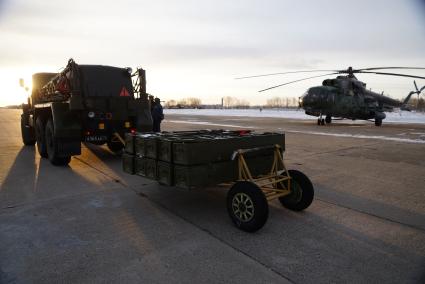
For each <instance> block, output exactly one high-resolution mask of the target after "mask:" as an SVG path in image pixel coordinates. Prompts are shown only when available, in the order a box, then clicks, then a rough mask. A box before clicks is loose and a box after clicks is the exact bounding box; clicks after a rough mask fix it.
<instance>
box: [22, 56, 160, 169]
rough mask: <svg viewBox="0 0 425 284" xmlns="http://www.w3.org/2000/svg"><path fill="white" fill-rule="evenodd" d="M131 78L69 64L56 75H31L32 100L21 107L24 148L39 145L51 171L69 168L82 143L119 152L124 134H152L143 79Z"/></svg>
mask: <svg viewBox="0 0 425 284" xmlns="http://www.w3.org/2000/svg"><path fill="white" fill-rule="evenodd" d="M131 73H132V70H131V69H130V68H118V67H112V66H103V65H79V64H77V63H75V62H74V60H73V59H70V60H69V61H68V64H67V66H66V67H65V68H64V69H63V71H62V72H60V73H36V74H33V76H32V92H31V96H30V97H29V98H28V102H27V104H23V106H22V115H21V131H22V140H23V143H24V144H25V145H34V144H36V143H37V150H38V153H39V154H40V156H41V157H43V158H48V159H49V160H50V162H51V163H52V164H53V165H67V164H68V163H69V162H70V159H71V156H74V155H80V154H81V142H90V143H93V144H97V145H101V144H105V143H106V144H107V145H108V147H109V149H110V150H111V151H113V152H119V151H120V150H121V149H122V148H123V146H124V143H123V142H124V141H123V138H122V137H124V135H125V133H129V132H136V131H141V132H143V131H151V130H152V118H151V114H150V108H149V103H148V94H147V93H146V75H145V74H146V73H145V71H144V70H143V69H138V70H137V71H136V72H135V73H134V74H131ZM132 77H136V80H135V85H134V87H133V82H132ZM20 83H21V86H22V85H23V84H24V83H23V80H21V82H20Z"/></svg>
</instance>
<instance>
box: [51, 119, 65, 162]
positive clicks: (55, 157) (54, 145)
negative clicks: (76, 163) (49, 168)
mask: <svg viewBox="0 0 425 284" xmlns="http://www.w3.org/2000/svg"><path fill="white" fill-rule="evenodd" d="M54 133H55V131H54V127H53V120H52V119H51V118H50V119H49V120H48V121H47V124H46V149H47V154H48V157H49V161H50V163H52V164H53V165H55V166H64V165H68V164H69V162H70V161H71V157H70V156H65V157H61V156H59V153H58V152H59V151H58V148H59V147H58V146H59V145H58V144H59V143H60V142H59V141H58V139H57V138H55V135H54Z"/></svg>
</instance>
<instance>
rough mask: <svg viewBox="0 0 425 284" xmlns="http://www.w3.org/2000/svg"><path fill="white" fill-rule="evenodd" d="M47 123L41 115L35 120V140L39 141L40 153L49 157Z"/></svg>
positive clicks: (38, 148) (43, 156) (44, 156)
mask: <svg viewBox="0 0 425 284" xmlns="http://www.w3.org/2000/svg"><path fill="white" fill-rule="evenodd" d="M44 130H45V125H44V120H43V119H42V118H41V116H39V117H37V119H36V120H35V140H36V141H37V150H38V154H40V156H41V157H42V158H47V149H46V137H45V135H44Z"/></svg>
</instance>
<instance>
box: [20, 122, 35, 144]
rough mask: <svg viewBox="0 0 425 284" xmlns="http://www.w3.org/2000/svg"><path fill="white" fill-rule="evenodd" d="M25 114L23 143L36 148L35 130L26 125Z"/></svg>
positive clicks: (22, 130)
mask: <svg viewBox="0 0 425 284" xmlns="http://www.w3.org/2000/svg"><path fill="white" fill-rule="evenodd" d="M24 116H25V114H21V134H22V142H24V145H26V146H34V144H35V141H36V140H35V134H34V128H32V127H31V126H29V125H26V123H25V119H24V118H25V117H24Z"/></svg>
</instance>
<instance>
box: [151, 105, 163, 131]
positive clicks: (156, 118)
mask: <svg viewBox="0 0 425 284" xmlns="http://www.w3.org/2000/svg"><path fill="white" fill-rule="evenodd" d="M163 119H164V112H163V109H162V105H161V101H160V99H159V98H155V101H154V105H153V108H152V120H153V129H152V130H153V132H161V121H162V120H163Z"/></svg>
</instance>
